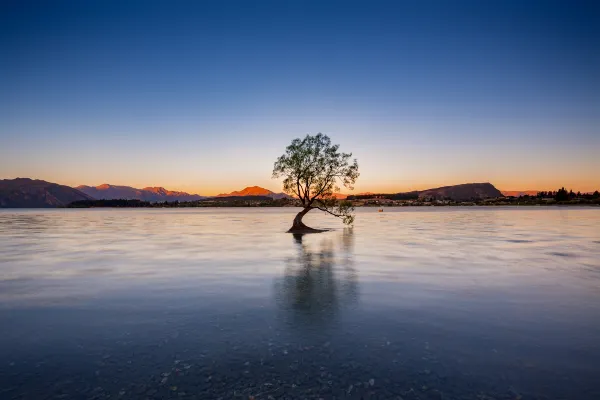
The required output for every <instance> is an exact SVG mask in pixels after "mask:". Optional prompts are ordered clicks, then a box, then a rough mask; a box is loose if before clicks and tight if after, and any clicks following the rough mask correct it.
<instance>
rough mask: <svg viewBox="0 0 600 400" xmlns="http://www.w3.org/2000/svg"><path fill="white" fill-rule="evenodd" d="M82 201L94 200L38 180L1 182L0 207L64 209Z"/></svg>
mask: <svg viewBox="0 0 600 400" xmlns="http://www.w3.org/2000/svg"><path fill="white" fill-rule="evenodd" d="M81 200H93V198H92V197H91V196H89V195H87V194H85V193H82V192H81V191H79V190H77V189H73V188H72V187H69V186H64V185H59V184H57V183H52V182H46V181H42V180H38V179H29V178H16V179H2V180H0V207H6V208H41V207H46V208H49V207H62V206H66V205H67V204H69V203H71V202H73V201H81Z"/></svg>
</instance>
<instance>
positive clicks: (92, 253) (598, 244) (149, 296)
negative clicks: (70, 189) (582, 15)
mask: <svg viewBox="0 0 600 400" xmlns="http://www.w3.org/2000/svg"><path fill="white" fill-rule="evenodd" d="M294 212H295V210H294V209H288V208H283V209H273V208H271V209H179V210H174V209H136V210H130V209H128V210H122V209H92V210H0V398H1V399H38V398H39V399H54V398H63V399H64V398H68V399H108V398H111V399H138V398H139V399H164V398H177V399H188V398H189V399H194V398H195V399H213V398H214V399H216V398H222V399H251V398H254V399H256V400H258V399H269V398H274V399H312V398H315V399H318V398H322V399H333V398H336V399H341V398H349V399H399V398H402V399H405V400H411V399H478V400H490V399H524V400H525V399H599V398H600V379H599V377H600V209H590V208H588V209H585V208H544V207H537V208H482V207H470V208H410V209H406V208H403V209H386V210H385V211H384V212H383V213H378V212H377V211H376V210H374V209H358V211H357V218H356V223H355V226H354V228H353V229H342V228H341V224H340V222H339V221H338V220H336V219H334V218H333V217H328V216H325V215H322V214H319V213H316V212H314V211H313V212H312V213H311V214H309V215H308V216H307V218H305V222H307V224H308V225H310V226H315V227H329V228H333V230H332V231H330V232H326V233H322V234H313V235H306V236H303V237H294V236H292V235H290V234H286V233H284V231H285V230H286V229H287V228H288V227H289V226H288V225H289V224H290V222H291V219H292V218H293V215H294Z"/></svg>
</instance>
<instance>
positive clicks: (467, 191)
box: [348, 182, 503, 201]
mask: <svg viewBox="0 0 600 400" xmlns="http://www.w3.org/2000/svg"><path fill="white" fill-rule="evenodd" d="M498 197H503V195H502V193H501V192H500V191H499V190H498V189H496V188H495V187H494V185H492V184H491V183H487V182H486V183H464V184H462V185H453V186H443V187H439V188H434V189H427V190H413V191H412V192H400V193H378V194H375V193H369V194H363V193H360V194H357V195H351V196H348V198H349V199H351V200H365V199H371V198H380V199H382V198H383V199H389V200H417V199H420V200H424V199H434V200H453V201H471V200H483V199H494V198H498Z"/></svg>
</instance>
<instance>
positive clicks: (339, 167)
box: [273, 133, 359, 228]
mask: <svg viewBox="0 0 600 400" xmlns="http://www.w3.org/2000/svg"><path fill="white" fill-rule="evenodd" d="M339 147H340V146H339V145H337V144H331V139H330V138H329V137H328V136H327V135H324V134H322V133H318V134H317V135H315V136H311V135H306V137H305V138H304V139H294V140H293V141H292V143H291V144H290V145H289V146H287V148H286V150H285V154H283V155H282V156H280V157H279V158H278V159H277V161H275V165H274V167H273V178H280V177H283V178H284V179H283V190H284V192H285V193H287V194H289V195H291V196H294V197H296V198H298V199H299V200H300V202H301V203H302V206H303V207H304V210H303V213H304V214H306V213H307V212H308V211H310V210H311V209H319V210H321V211H325V212H327V213H329V214H331V215H334V216H336V217H340V218H342V219H343V221H344V223H345V224H352V222H353V221H354V215H352V211H354V208H353V207H352V206H351V204H350V203H349V202H345V201H338V200H337V199H336V198H335V196H334V193H336V192H339V191H340V187H339V185H340V184H341V185H343V186H344V187H345V188H347V189H350V190H353V189H354V183H355V182H356V179H357V178H358V176H359V172H358V162H357V161H356V159H352V153H342V152H340V151H339ZM304 214H302V215H301V216H300V221H299V222H300V223H301V218H302V216H304ZM299 215H300V214H299ZM297 217H298V216H297ZM295 222H296V221H295ZM302 227H304V225H302ZM292 228H293V227H292Z"/></svg>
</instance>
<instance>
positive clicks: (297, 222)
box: [288, 206, 321, 233]
mask: <svg viewBox="0 0 600 400" xmlns="http://www.w3.org/2000/svg"><path fill="white" fill-rule="evenodd" d="M310 210H312V207H310V206H309V207H304V209H303V210H302V211H300V212H299V213H298V214H296V217H295V218H294V222H293V224H292V227H291V228H290V229H289V230H288V232H291V233H309V232H321V231H320V230H319V229H313V228H310V227H308V226H306V225H304V223H303V222H302V218H303V217H304V216H305V215H306V214H307V213H308V212H309V211H310Z"/></svg>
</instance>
